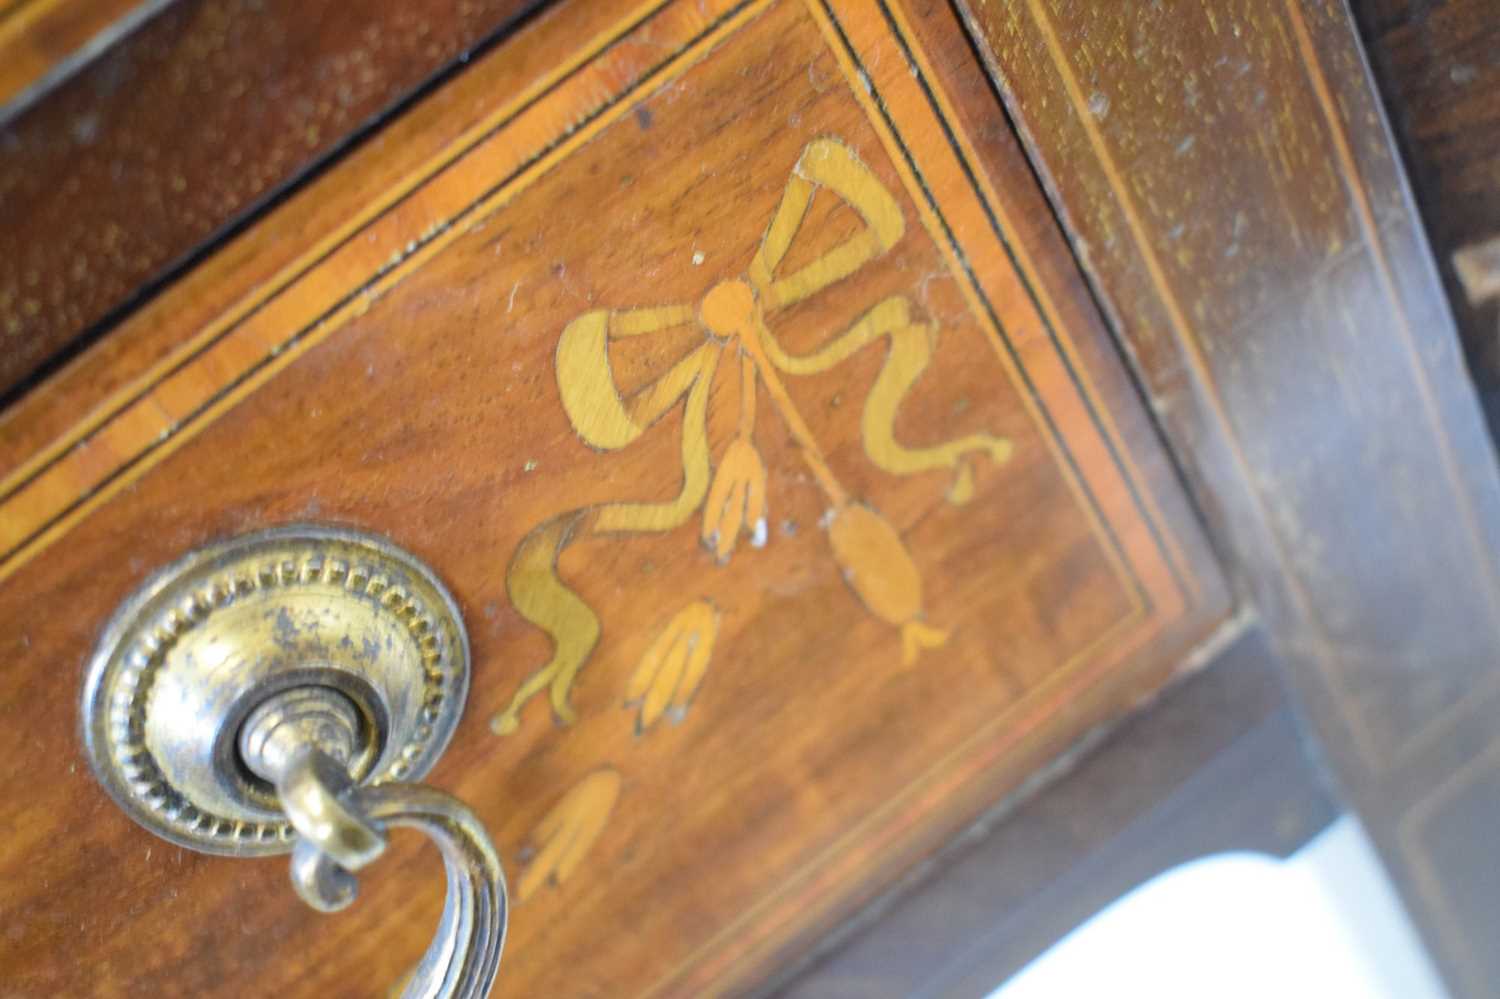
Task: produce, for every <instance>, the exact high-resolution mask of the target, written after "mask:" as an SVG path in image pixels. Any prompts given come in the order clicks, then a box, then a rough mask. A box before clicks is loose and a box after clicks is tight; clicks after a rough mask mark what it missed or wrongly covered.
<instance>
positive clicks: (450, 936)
mask: <svg viewBox="0 0 1500 999" xmlns="http://www.w3.org/2000/svg"><path fill="white" fill-rule="evenodd" d="M358 721H359V717H358V712H357V711H356V709H355V707H354V705H353V704H352V703H351V702H350V701H349V699H348V698H347V697H345V696H344V695H343V694H340V693H338V692H337V691H334V690H332V689H331V688H328V687H318V686H306V687H294V688H292V689H291V690H287V691H283V692H282V693H280V694H276V695H274V696H272V697H271V698H269V699H267V700H266V701H265V702H263V703H262V704H261V705H260V706H258V707H257V708H256V709H255V710H254V711H253V712H252V713H251V714H250V717H249V718H248V719H247V720H246V721H245V723H244V726H243V727H242V728H241V729H240V737H239V750H240V758H241V759H242V760H243V761H244V763H245V765H246V766H247V767H248V768H249V769H250V771H251V772H252V773H254V774H255V775H256V776H258V777H261V778H262V779H264V780H267V781H269V782H270V783H271V784H272V786H273V787H275V789H276V796H277V798H278V799H279V800H280V802H281V807H282V810H283V811H284V812H285V813H286V816H287V818H288V819H290V820H291V823H292V826H293V827H294V828H295V829H296V830H297V833H298V840H297V845H296V846H295V847H293V849H292V870H291V874H292V885H293V886H294V887H295V888H296V890H297V894H298V895H299V896H301V898H302V900H303V901H304V902H306V903H307V904H308V905H310V906H312V907H313V908H314V909H317V910H318V911H320V912H335V911H337V910H339V909H342V908H344V907H345V906H347V905H348V904H349V903H351V902H353V901H354V896H355V891H356V884H355V879H354V875H353V873H352V872H354V871H357V870H359V869H360V868H362V867H364V866H365V865H367V864H369V863H370V862H371V861H373V860H375V859H376V858H377V857H379V856H380V855H381V853H382V852H384V850H385V828H386V827H387V826H390V825H396V826H406V827H410V828H413V829H417V830H420V831H421V832H424V833H426V834H427V835H428V836H429V837H430V838H431V839H432V840H433V841H434V842H435V843H436V844H437V846H438V849H439V850H440V851H441V852H442V855H443V867H444V869H445V870H446V872H447V882H448V894H447V900H446V901H445V902H444V904H443V917H442V919H441V920H440V921H439V923H438V931H437V935H436V937H435V938H434V939H433V941H432V944H431V946H429V947H428V948H427V953H426V954H425V955H424V956H423V958H422V961H421V963H420V964H419V965H418V966H417V970H416V972H415V973H414V974H413V976H412V978H411V981H410V982H409V983H408V984H407V986H406V988H405V989H404V990H403V991H402V996H403V997H404V999H418V997H422V999H428V997H431V999H437V997H443V999H450V997H451V999H479V997H483V996H487V995H489V991H490V986H491V985H492V984H493V982H494V979H495V973H496V972H497V971H498V970H499V966H500V951H501V949H502V948H503V946H504V943H505V917H506V908H505V905H506V899H505V881H504V877H503V875H502V874H501V871H500V858H499V856H498V855H497V854H496V853H495V848H494V846H493V845H492V844H491V843H490V838H489V835H488V834H487V833H485V831H484V826H483V825H481V824H480V822H479V820H478V819H477V818H475V816H474V813H473V812H471V811H470V810H469V809H468V808H467V807H465V806H464V804H463V803H462V802H461V801H459V800H458V799H457V798H454V797H453V796H452V795H449V794H445V793H444V792H442V791H439V790H437V789H436V788H432V787H428V786H426V785H425V784H412V783H397V784H383V785H379V786H375V787H357V786H356V785H355V783H354V781H353V779H352V778H351V777H350V776H349V770H348V764H347V762H341V761H347V760H349V759H350V758H351V757H352V756H353V755H354V751H355V748H356V740H357V738H358V727H357V726H358Z"/></svg>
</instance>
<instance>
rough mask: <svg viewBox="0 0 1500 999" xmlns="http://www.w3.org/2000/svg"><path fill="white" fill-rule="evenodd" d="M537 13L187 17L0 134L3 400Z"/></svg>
mask: <svg viewBox="0 0 1500 999" xmlns="http://www.w3.org/2000/svg"><path fill="white" fill-rule="evenodd" d="M33 2H38V3H46V2H50V0H33ZM69 6H70V7H74V8H83V7H88V8H90V9H92V8H93V5H92V4H73V5H69ZM529 6H531V4H529V3H528V0H424V2H419V3H400V4H388V3H381V2H378V0H356V2H349V0H269V2H261V0H206V2H202V3H182V4H174V5H172V6H171V7H170V8H169V9H167V10H166V11H164V12H163V13H162V14H160V15H159V16H157V17H155V18H154V19H152V20H151V21H150V22H149V23H147V24H145V25H144V26H142V27H141V28H140V29H139V30H137V31H136V32H134V33H133V34H131V35H130V36H129V37H128V38H127V39H126V40H125V41H124V42H123V43H122V44H119V45H117V46H115V47H114V48H113V49H111V50H110V51H109V52H107V53H105V54H104V55H103V56H101V57H100V58H98V59H96V60H94V61H93V62H92V63H90V64H89V65H88V66H87V67H86V68H85V69H83V70H82V71H81V72H79V73H78V74H77V75H75V76H74V77H72V78H71V79H70V80H68V81H67V82H66V83H64V84H62V85H61V86H59V87H58V88H56V89H55V90H53V91H52V92H51V93H49V94H48V96H47V99H46V100H45V101H42V102H40V103H38V104H36V105H34V106H33V107H31V108H30V109H29V110H28V111H26V112H25V113H23V114H21V115H20V116H19V117H18V118H16V119H14V120H12V121H9V122H5V123H4V124H0V151H3V155H0V218H4V220H5V224H4V225H3V226H0V347H3V349H0V395H4V396H8V395H10V394H11V392H12V390H18V389H19V387H21V386H22V385H23V383H24V382H25V380H26V379H27V378H28V377H29V376H31V375H32V374H33V373H35V372H36V371H38V370H39V368H40V367H41V366H42V365H43V364H44V363H45V364H50V365H52V366H54V367H55V366H56V364H57V363H59V360H58V358H59V357H61V358H62V359H66V358H67V357H68V356H71V353H73V352H74V351H75V350H76V344H75V341H76V340H77V338H79V336H80V335H81V334H85V333H88V332H89V331H91V330H94V329H95V326H96V324H99V323H101V322H102V321H104V320H106V319H108V318H111V317H114V316H117V315H118V311H119V310H121V309H123V308H126V307H129V306H131V305H133V304H135V303H136V302H137V301H138V300H139V298H140V296H141V295H142V294H143V293H144V292H145V291H147V290H148V289H149V287H150V285H151V284H152V283H153V282H156V281H159V280H161V279H163V278H165V277H166V276H167V275H168V274H169V273H170V272H171V271H172V269H173V268H174V267H177V266H178V265H180V264H181V263H182V262H183V261H185V260H186V259H187V258H189V257H190V256H191V254H192V253H193V252H194V251H195V250H197V249H199V248H200V247H201V246H203V245H204V244H205V243H206V242H207V241H209V240H210V239H212V238H213V237H215V236H217V235H220V234H222V233H223V232H224V231H225V229H226V227H228V226H229V225H231V224H232V223H235V222H237V221H239V220H241V219H243V218H244V217H245V215H246V214H247V213H248V212H251V211H253V210H254V209H255V208H256V207H257V206H259V205H262V204H263V203H264V202H265V201H266V199H268V198H270V197H272V196H274V195H275V194H276V193H277V192H278V191H280V190H281V189H282V188H283V187H284V186H285V185H287V184H288V183H290V182H292V181H294V180H295V179H296V178H298V177H300V176H302V175H304V174H305V173H306V172H307V171H308V170H309V169H310V168H311V167H313V166H314V165H316V164H317V163H319V162H321V161H323V160H325V159H326V158H327V157H328V155H329V154H330V153H333V152H334V151H336V150H338V149H339V148H340V147H341V146H343V145H344V144H346V143H347V142H349V141H350V140H351V139H352V138H354V137H355V136H356V135H358V133H360V132H361V131H362V130H365V129H366V128H367V126H368V125H369V124H370V123H371V121H372V120H374V119H375V118H377V117H378V116H379V115H381V114H383V113H385V112H387V111H388V110H389V109H391V108H392V107H393V106H394V105H396V104H397V103H398V102H400V101H401V100H403V99H404V98H406V97H408V96H409V95H410V94H411V93H412V92H413V91H414V90H415V89H417V88H418V87H419V86H420V85H421V84H423V83H424V82H425V81H427V80H428V79H430V78H431V77H433V76H434V75H435V74H437V73H438V72H439V71H440V70H442V69H444V68H445V67H447V66H449V65H450V64H452V63H453V62H454V61H455V60H456V59H458V58H459V57H460V56H461V55H463V54H464V53H466V52H468V51H469V50H471V49H472V48H474V47H475V46H476V45H478V44H479V43H481V42H482V41H484V40H485V39H487V38H489V37H490V36H491V35H492V34H494V33H495V32H497V31H500V30H502V29H503V28H505V27H506V26H507V25H509V24H511V23H512V22H513V21H514V20H515V19H516V18H517V17H518V16H519V15H520V14H522V13H523V12H524V11H525V10H526V9H527V8H528V7H529Z"/></svg>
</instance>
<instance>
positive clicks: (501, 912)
mask: <svg viewBox="0 0 1500 999" xmlns="http://www.w3.org/2000/svg"><path fill="white" fill-rule="evenodd" d="M210 622H211V624H210ZM468 670H469V659H468V640H467V637H466V635H465V633H464V629H463V623H462V620H461V618H460V617H459V614H458V608H457V607H456V605H455V604H454V603H453V599H452V597H450V596H449V594H448V592H447V590H446V589H444V588H443V586H442V584H441V583H440V582H439V581H438V580H437V578H436V577H435V576H433V574H432V573H431V572H430V571H429V570H428V569H427V568H426V567H425V566H423V565H422V564H421V563H420V562H419V561H417V560H416V559H415V558H414V557H413V556H411V555H409V554H408V553H406V552H404V551H402V550H400V549H398V548H396V547H395V546H394V545H392V544H390V542H388V541H386V540H384V539H382V538H378V537H374V536H371V535H367V534H362V533H359V532H354V531H349V530H345V529H341V528H325V527H306V526H299V527H289V528H281V529H277V530H273V531H267V532H264V533H261V534H256V535H250V536H247V537H242V538H237V539H234V540H231V541H228V542H225V543H223V544H220V545H215V546H213V547H210V548H206V549H203V550H201V551H198V552H194V553H192V554H190V555H188V556H187V557H185V558H184V559H182V560H181V561H179V562H178V563H176V564H175V565H172V566H170V567H168V568H167V569H166V570H164V571H163V572H161V573H159V574H158V575H157V576H155V577H153V578H152V579H150V580H148V581H147V582H146V584H145V585H143V586H142V587H141V589H140V590H139V591H137V592H136V593H135V594H134V595H133V596H132V597H131V598H130V599H129V600H127V601H126V603H125V604H124V606H122V607H121V609H120V610H119V611H118V612H117V613H116V615H115V617H114V619H113V620H112V621H111V622H110V624H109V626H108V628H106V630H105V633H104V636H103V638H101V640H100V643H99V646H98V648H97V649H96V650H95V653H94V657H93V660H92V661H91V663H90V665H89V672H88V678H87V680H86V682H85V685H84V691H83V734H84V741H85V745H86V748H87V750H88V753H89V759H90V762H91V763H92V765H93V768H94V772H95V774H96V775H97V776H98V778H99V780H100V783H101V784H103V785H104V788H105V790H106V791H108V792H109V794H110V795H111V796H112V797H113V798H114V799H115V801H116V802H117V803H118V804H119V805H120V806H121V807H122V808H124V809H125V811H126V812H127V814H129V815H130V817H131V818H133V819H135V820H136V821H137V822H139V823H140V824H141V825H143V826H145V827H146V828H147V829H149V830H151V831H152V832H154V833H156V834H157V835H158V836H161V837H163V838H164V839H167V840H170V841H171V842H173V843H177V844H178V845H181V846H186V847H189V848H191V849H195V850H201V851H203V852H207V853H217V854H227V855H231V856H260V855H265V854H272V853H286V852H290V853H291V855H292V860H291V878H292V884H293V886H294V887H295V889H296V891H297V894H298V895H299V896H300V897H301V898H302V900H303V901H304V902H306V903H307V904H308V905H310V906H312V907H313V908H315V909H318V910H319V911H323V912H332V911H336V910H338V909H342V908H343V907H345V906H347V905H348V904H349V903H350V902H352V901H353V900H354V896H355V891H356V887H357V886H356V882H355V876H354V872H356V871H358V870H360V869H361V868H363V867H365V866H366V865H368V864H370V863H371V862H373V861H374V860H376V859H377V858H378V857H379V856H380V855H381V853H382V852H384V850H385V845H386V830H387V829H389V828H391V827H394V826H404V827H408V828H412V829H417V830H420V831H421V832H423V833H425V834H426V835H427V836H428V837H429V838H430V839H432V841H433V842H434V843H435V844H436V845H437V847H438V849H439V850H440V851H441V853H442V856H443V865H444V869H445V871H446V879H447V898H446V901H445V903H444V906H443V915H442V919H441V921H440V922H439V924H438V929H437V934H436V936H435V938H434V940H433V942H432V943H431V945H430V946H429V947H428V948H427V952H426V954H425V955H424V956H423V958H422V960H421V963H420V964H419V965H418V966H417V969H416V971H415V972H414V973H413V975H412V977H411V980H410V981H409V982H408V984H407V985H406V987H405V989H404V990H403V993H402V995H403V996H405V997H408V999H415V997H423V999H438V997H443V999H448V997H452V999H478V997H482V996H486V995H488V994H489V991H490V987H491V985H492V984H493V983H494V979H495V974H496V972H497V970H498V968H499V963H500V952H501V950H502V948H503V946H504V943H505V926H506V916H507V908H506V895H505V880H504V876H503V874H502V871H501V868H500V859H499V856H498V855H497V854H496V852H495V848H494V846H493V844H491V842H490V839H489V836H488V835H487V834H486V833H485V831H484V826H483V825H482V824H481V823H480V821H479V819H478V818H477V817H476V816H475V814H474V813H473V812H472V811H470V810H469V809H468V808H467V807H466V806H465V805H463V804H462V803H461V802H459V801H458V800H457V799H456V798H453V797H452V796H451V795H448V794H445V793H444V792H442V791H439V790H437V789H435V788H432V787H428V786H427V785H425V784H419V783H415V782H414V780H415V779H416V778H419V777H421V776H422V775H423V774H425V773H426V772H427V770H428V769H429V768H430V767H431V766H432V764H433V762H434V761H435V760H436V759H437V757H438V755H439V754H440V753H441V752H442V750H443V748H444V747H445V746H446V744H447V741H448V739H449V737H450V736H451V735H452V733H453V730H454V728H455V726H456V725H457V723H458V718H459V714H460V712H461V711H462V707H463V701H464V697H465V694H466V693H467V691H468V677H469V672H468Z"/></svg>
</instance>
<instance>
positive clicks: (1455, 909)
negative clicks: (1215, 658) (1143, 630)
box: [964, 0, 1500, 997]
mask: <svg viewBox="0 0 1500 999" xmlns="http://www.w3.org/2000/svg"><path fill="white" fill-rule="evenodd" d="M964 6H965V9H966V16H967V17H968V19H969V22H970V23H971V24H972V25H973V27H974V30H975V33H976V35H977V36H978V37H980V38H982V39H983V47H984V50H985V58H986V62H987V64H988V66H989V67H990V70H991V73H992V78H993V79H994V80H995V81H996V83H997V85H998V86H999V87H1000V88H1001V89H1002V91H1003V93H1004V94H1005V99H1006V102H1007V104H1008V105H1009V108H1010V110H1011V112H1012V113H1013V114H1014V116H1015V118H1016V120H1017V123H1018V126H1019V129H1020V131H1021V133H1022V134H1023V135H1025V136H1027V137H1028V138H1029V140H1030V142H1031V143H1032V147H1031V148H1032V151H1033V153H1034V155H1035V160H1036V162H1037V164H1038V166H1039V168H1040V170H1041V171H1042V173H1043V176H1044V177H1045V178H1046V182H1047V183H1048V184H1049V185H1050V188H1051V190H1052V191H1053V192H1054V194H1055V198H1056V204H1057V206H1058V207H1059V210H1060V212H1061V213H1062V214H1063V216H1064V217H1065V219H1066V223H1067V225H1068V226H1069V227H1070V229H1071V230H1072V236H1073V238H1074V239H1075V241H1076V242H1077V245H1079V246H1080V247H1081V248H1082V249H1083V251H1084V253H1083V259H1084V260H1085V262H1086V266H1087V268H1088V270H1089V272H1090V275H1091V277H1092V279H1093V281H1094V282H1095V286H1096V287H1097V288H1098V290H1099V292H1100V296H1101V300H1102V301H1103V302H1104V303H1105V305H1106V307H1107V308H1109V309H1110V310H1111V312H1112V313H1113V314H1114V315H1115V316H1116V317H1118V319H1119V322H1120V330H1121V334H1122V337H1123V339H1124V342H1125V343H1126V344H1127V345H1128V347H1129V349H1130V353H1131V356H1132V357H1134V358H1136V359H1137V360H1138V362H1139V365H1138V370H1139V371H1140V373H1141V376H1142V378H1143V380H1144V381H1145V382H1146V383H1147V385H1148V386H1149V387H1150V390H1151V392H1152V394H1153V396H1154V398H1155V400H1156V407H1157V410H1158V411H1159V412H1161V413H1162V414H1163V415H1164V423H1165V426H1166V428H1167V430H1168V433H1169V437H1170V439H1171V440H1172V441H1173V442H1174V444H1175V445H1176V449H1177V453H1178V454H1179V455H1180V456H1181V457H1182V459H1183V461H1184V463H1185V464H1186V465H1187V466H1188V469H1189V472H1190V477H1191V480H1192V481H1193V482H1194V484H1195V485H1196V487H1197V492H1198V495H1199V497H1200V498H1201V500H1202V503H1203V507H1204V509H1205V510H1206V511H1207V512H1208V515H1209V517H1210V519H1211V521H1212V522H1213V523H1214V524H1215V525H1216V527H1217V533H1218V534H1219V536H1220V537H1221V538H1223V540H1224V541H1225V543H1226V546H1227V548H1228V550H1229V551H1230V552H1231V562H1232V565H1233V566H1234V571H1235V572H1236V573H1237V574H1238V575H1239V576H1240V577H1241V578H1242V579H1243V580H1244V582H1245V584H1246V586H1247V587H1248V588H1249V589H1250V591H1251V592H1252V594H1253V597H1254V600H1255V602H1256V604H1257V605H1258V607H1259V608H1260V609H1261V611H1262V613H1263V614H1264V615H1265V619H1266V620H1267V621H1268V623H1269V626H1270V631H1271V634H1272V636H1273V639H1274V640H1275V641H1276V643H1277V645H1278V648H1279V650H1280V651H1281V652H1282V653H1283V655H1284V657H1285V659H1286V661H1287V663H1288V666H1289V674H1290V678H1291V680H1292V682H1293V684H1294V686H1295V689H1296V691H1297V694H1298V696H1299V699H1300V702H1301V705H1302V707H1303V709H1304V710H1305V711H1306V712H1307V714H1308V716H1309V718H1310V720H1311V722H1312V724H1313V725H1314V727H1315V730H1316V732H1317V735H1318V737H1319V739H1320V741H1321V742H1322V744H1323V745H1324V746H1325V747H1326V748H1327V751H1328V754H1329V757H1330V759H1331V760H1332V761H1333V763H1334V764H1335V767H1336V771H1337V776H1338V778H1339V780H1340V782H1341V784H1342V786H1343V789H1344V791H1345V792H1346V793H1347V795H1348V799H1349V801H1350V803H1351V804H1352V805H1353V806H1354V807H1356V808H1357V809H1358V810H1359V812H1360V815H1361V819H1362V821H1363V822H1364V823H1365V824H1366V826H1367V827H1368V828H1370V830H1371V832H1372V835H1373V838H1374V839H1375V841H1376V843H1377V845H1378V846H1379V848H1380V849H1381V851H1382V854H1383V856H1384V858H1385V859H1386V861H1387V862H1388V863H1389V865H1390V866H1391V869H1392V871H1393V873H1394V875H1395V876H1396V879H1397V881H1398V883H1399V885H1400V887H1401V888H1402V890H1403V893H1404V897H1405V899H1406V901H1407V903H1408V905H1409V906H1411V908H1412V910H1413V912H1414V914H1415V916H1416V917H1417V919H1418V922H1419V923H1420V925H1421V928H1422V930H1423V933H1424V935H1425V936H1426V939H1427V942H1428V945H1429V946H1430V947H1431V948H1432V951H1433V953H1434V954H1435V955H1436V957H1437V959H1438V961H1439V963H1440V964H1441V966H1442V968H1443V971H1444V974H1445V976H1446V977H1447V979H1448V982H1449V985H1450V987H1451V988H1452V989H1453V991H1454V993H1455V994H1456V995H1463V996H1476V997H1477V996H1491V995H1493V994H1494V984H1495V982H1497V981H1500V952H1497V951H1496V949H1495V948H1494V946H1493V944H1494V941H1495V940H1496V939H1500V909H1497V908H1496V906H1495V904H1494V903H1495V899H1496V898H1497V897H1500V875H1497V874H1496V870H1497V869H1496V867H1495V865H1494V863H1493V859H1492V853H1493V842H1494V816H1495V814H1496V812H1497V809H1500V740H1497V734H1500V730H1497V728H1496V726H1495V724H1494V719H1495V712H1496V708H1497V706H1500V583H1497V580H1500V566H1497V554H1496V553H1497V552H1500V482H1497V476H1496V462H1495V453H1494V449H1493V446H1492V443H1491V440H1490V438H1489V437H1488V435H1487V433H1486V431H1485V427H1484V424H1483V422H1482V419H1481V416H1480V412H1479V410H1478V407H1477V406H1476V400H1475V395H1474V391H1473V387H1472V384H1471V382H1470V381H1469V379H1468V377H1467V373H1466V371H1465V369H1464V364H1463V358H1462V355H1461V351H1460V349H1459V343H1458V339H1457V337H1456V335H1455V332H1454V329H1453V324H1452V320H1451V318H1450V314H1449V312H1448V309H1447V306H1446V303H1445V301H1444V298H1443V295H1442V289H1441V286H1440V284H1439V282H1438V280H1437V275H1436V273H1435V272H1434V270H1433V266H1432V261H1431V258H1430V257H1429V256H1428V255H1427V249H1426V245H1425V243H1424V241H1423V240H1422V237H1421V230H1420V226H1419V223H1418V220H1417V216H1416V213H1415V210H1414V208H1413V206H1412V204H1411V203H1410V201H1409V200H1408V197H1407V191H1406V185H1405V181H1404V177H1403V175H1402V173H1401V170H1400V165H1399V162H1398V161H1397V159H1396V156H1395V153H1394V150H1393V146H1392V143H1391V136H1390V135H1389V134H1388V133H1387V131H1386V129H1385V127H1384V123H1383V121H1382V118H1381V115H1380V113H1379V107H1378V104H1377V102H1376V95H1375V94H1374V92H1373V90H1372V88H1371V84H1370V79H1369V76H1368V74H1367V72H1366V67H1365V64H1364V61H1363V56H1362V53H1361V51H1360V49H1359V45H1358V37H1357V34H1356V32H1355V26H1354V24H1353V23H1352V22H1351V20H1350V18H1349V16H1348V13H1347V11H1346V9H1345V7H1344V5H1343V4H1341V3H1338V2H1333V0H1328V2H1324V0H1284V2H1277V3H1263V2H1261V0H1245V2H1237V3H1220V2H1202V3H1192V4H1175V5H1164V6H1149V5H1145V6H1136V5H1132V6H1131V7H1129V8H1128V9H1127V7H1125V6H1124V5H1112V4H1090V3H1083V2H1069V0H1027V2H1025V3H1017V4H1003V3H998V2H986V0H974V2H969V3H965V4H964ZM1127 10H1128V12H1127Z"/></svg>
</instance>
